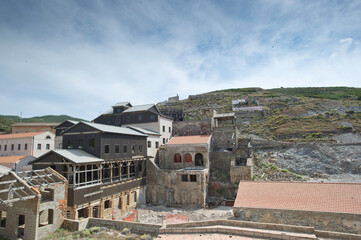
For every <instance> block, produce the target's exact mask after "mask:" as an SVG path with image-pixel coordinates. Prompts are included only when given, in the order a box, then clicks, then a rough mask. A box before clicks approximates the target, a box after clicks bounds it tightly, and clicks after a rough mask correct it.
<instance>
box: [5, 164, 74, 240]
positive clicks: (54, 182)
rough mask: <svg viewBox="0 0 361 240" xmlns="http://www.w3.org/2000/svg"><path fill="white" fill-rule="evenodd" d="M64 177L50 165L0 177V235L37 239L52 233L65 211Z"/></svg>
mask: <svg viewBox="0 0 361 240" xmlns="http://www.w3.org/2000/svg"><path fill="white" fill-rule="evenodd" d="M66 182H67V181H66V179H65V178H64V177H63V176H61V175H60V174H58V173H57V172H55V171H54V170H52V169H51V168H47V169H43V170H36V171H26V172H21V173H18V174H16V173H15V172H12V171H11V172H9V173H8V174H6V175H3V176H1V177H0V235H1V236H3V237H6V238H8V239H24V240H34V239H35V240H36V239H40V238H44V237H45V236H47V235H49V234H52V233H54V232H55V231H56V230H57V229H59V228H60V226H61V225H62V223H63V220H64V217H65V214H66V204H67V194H66V191H67V186H66Z"/></svg>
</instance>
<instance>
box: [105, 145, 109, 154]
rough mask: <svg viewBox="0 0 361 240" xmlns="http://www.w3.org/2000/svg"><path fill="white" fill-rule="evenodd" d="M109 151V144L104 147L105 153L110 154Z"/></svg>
mask: <svg viewBox="0 0 361 240" xmlns="http://www.w3.org/2000/svg"><path fill="white" fill-rule="evenodd" d="M109 149H110V147H109V145H108V144H107V145H104V153H109Z"/></svg>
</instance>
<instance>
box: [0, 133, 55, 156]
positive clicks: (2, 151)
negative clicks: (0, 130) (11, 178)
mask: <svg viewBox="0 0 361 240" xmlns="http://www.w3.org/2000/svg"><path fill="white" fill-rule="evenodd" d="M54 139H55V134H53V133H51V132H49V131H46V132H32V133H15V134H4V135H0V156H18V155H31V156H34V157H39V156H41V155H43V154H44V153H46V152H48V151H50V150H53V149H54Z"/></svg>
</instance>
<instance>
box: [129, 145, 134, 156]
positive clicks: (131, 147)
mask: <svg viewBox="0 0 361 240" xmlns="http://www.w3.org/2000/svg"><path fill="white" fill-rule="evenodd" d="M130 149H131V151H132V154H135V146H134V145H130Z"/></svg>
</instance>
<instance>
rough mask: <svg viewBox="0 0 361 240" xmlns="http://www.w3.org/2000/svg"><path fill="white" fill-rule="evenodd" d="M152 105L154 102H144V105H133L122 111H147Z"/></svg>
mask: <svg viewBox="0 0 361 240" xmlns="http://www.w3.org/2000/svg"><path fill="white" fill-rule="evenodd" d="M153 106H155V105H154V104H145V105H138V106H133V107H131V108H128V109H127V110H125V111H124V113H129V112H140V111H147V110H148V109H149V108H151V107H153Z"/></svg>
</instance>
